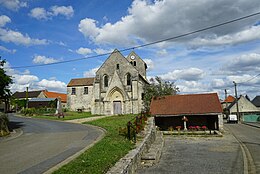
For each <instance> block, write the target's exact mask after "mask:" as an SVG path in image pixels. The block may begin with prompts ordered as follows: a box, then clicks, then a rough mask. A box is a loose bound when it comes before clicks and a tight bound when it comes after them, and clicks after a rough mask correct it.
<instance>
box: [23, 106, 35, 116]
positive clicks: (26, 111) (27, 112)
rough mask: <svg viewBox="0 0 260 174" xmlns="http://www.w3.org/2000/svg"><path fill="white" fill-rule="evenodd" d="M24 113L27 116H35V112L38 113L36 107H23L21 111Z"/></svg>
mask: <svg viewBox="0 0 260 174" xmlns="http://www.w3.org/2000/svg"><path fill="white" fill-rule="evenodd" d="M21 113H22V114H24V115H25V116H26V115H28V116H33V115H34V114H36V109H35V108H23V109H22V111H21Z"/></svg>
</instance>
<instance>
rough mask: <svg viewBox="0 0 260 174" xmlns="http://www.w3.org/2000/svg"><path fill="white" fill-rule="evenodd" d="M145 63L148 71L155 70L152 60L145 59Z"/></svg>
mask: <svg viewBox="0 0 260 174" xmlns="http://www.w3.org/2000/svg"><path fill="white" fill-rule="evenodd" d="M143 61H144V62H145V63H146V65H147V67H148V69H147V70H148V71H151V70H153V68H154V63H153V60H152V59H143Z"/></svg>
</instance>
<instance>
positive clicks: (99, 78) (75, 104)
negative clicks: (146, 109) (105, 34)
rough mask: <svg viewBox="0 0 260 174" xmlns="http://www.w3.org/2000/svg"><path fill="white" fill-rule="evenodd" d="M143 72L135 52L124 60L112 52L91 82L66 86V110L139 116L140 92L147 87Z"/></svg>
mask: <svg viewBox="0 0 260 174" xmlns="http://www.w3.org/2000/svg"><path fill="white" fill-rule="evenodd" d="M146 69H147V65H146V63H145V62H144V61H143V60H142V59H141V58H140V57H139V56H138V55H137V54H136V53H135V52H131V53H130V54H129V55H128V56H127V57H126V58H125V57H124V56H123V55H122V54H121V53H120V52H119V51H118V50H114V51H113V53H111V55H110V56H109V57H108V58H107V59H106V61H105V62H104V63H103V64H102V65H101V67H100V68H99V69H98V70H97V72H96V75H95V77H94V78H81V79H71V81H70V82H69V84H68V85H67V106H68V108H70V109H71V110H75V111H76V110H78V109H83V110H84V111H91V113H92V114H99V115H119V114H130V113H133V114H137V113H140V112H141V111H142V109H143V95H144V93H143V89H144V86H145V85H147V84H149V83H148V81H147V79H146ZM86 91H87V92H86Z"/></svg>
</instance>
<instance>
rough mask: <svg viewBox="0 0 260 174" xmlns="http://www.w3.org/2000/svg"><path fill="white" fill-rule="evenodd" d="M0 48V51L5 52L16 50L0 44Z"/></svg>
mask: <svg viewBox="0 0 260 174" xmlns="http://www.w3.org/2000/svg"><path fill="white" fill-rule="evenodd" d="M0 50H1V51H5V52H8V53H15V52H16V50H15V49H13V50H10V49H8V48H5V47H4V46H1V45H0Z"/></svg>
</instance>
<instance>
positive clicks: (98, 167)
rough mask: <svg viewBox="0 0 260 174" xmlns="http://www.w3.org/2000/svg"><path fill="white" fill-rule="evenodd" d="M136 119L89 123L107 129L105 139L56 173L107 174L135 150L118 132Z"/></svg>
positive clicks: (121, 117)
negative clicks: (120, 160) (121, 159)
mask: <svg viewBox="0 0 260 174" xmlns="http://www.w3.org/2000/svg"><path fill="white" fill-rule="evenodd" d="M134 117H135V116H134V115H123V116H113V117H107V118H103V119H100V120H95V121H92V122H88V124H92V125H95V126H99V127H102V128H104V129H106V130H107V132H106V135H105V137H104V138H103V139H102V140H100V141H99V142H98V143H97V144H95V145H94V146H93V147H92V148H90V149H88V150H87V151H86V152H84V153H83V154H82V155H80V156H79V157H78V158H76V159H75V160H73V161H72V162H71V163H69V164H67V165H65V166H63V167H62V168H60V169H59V170H58V171H56V172H54V173H55V174H59V173H64V174H65V173H66V174H68V173H71V174H74V173H91V174H97V173H106V172H107V171H108V169H109V168H110V167H112V166H113V165H114V164H115V163H116V162H117V161H118V160H119V159H120V158H122V157H123V156H124V155H126V154H127V153H128V152H129V151H130V150H131V149H133V148H134V144H133V143H131V142H130V141H128V140H127V139H126V138H125V137H124V136H121V135H119V132H118V129H119V127H124V126H126V124H127V122H128V121H129V120H132V119H133V118H134Z"/></svg>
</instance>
